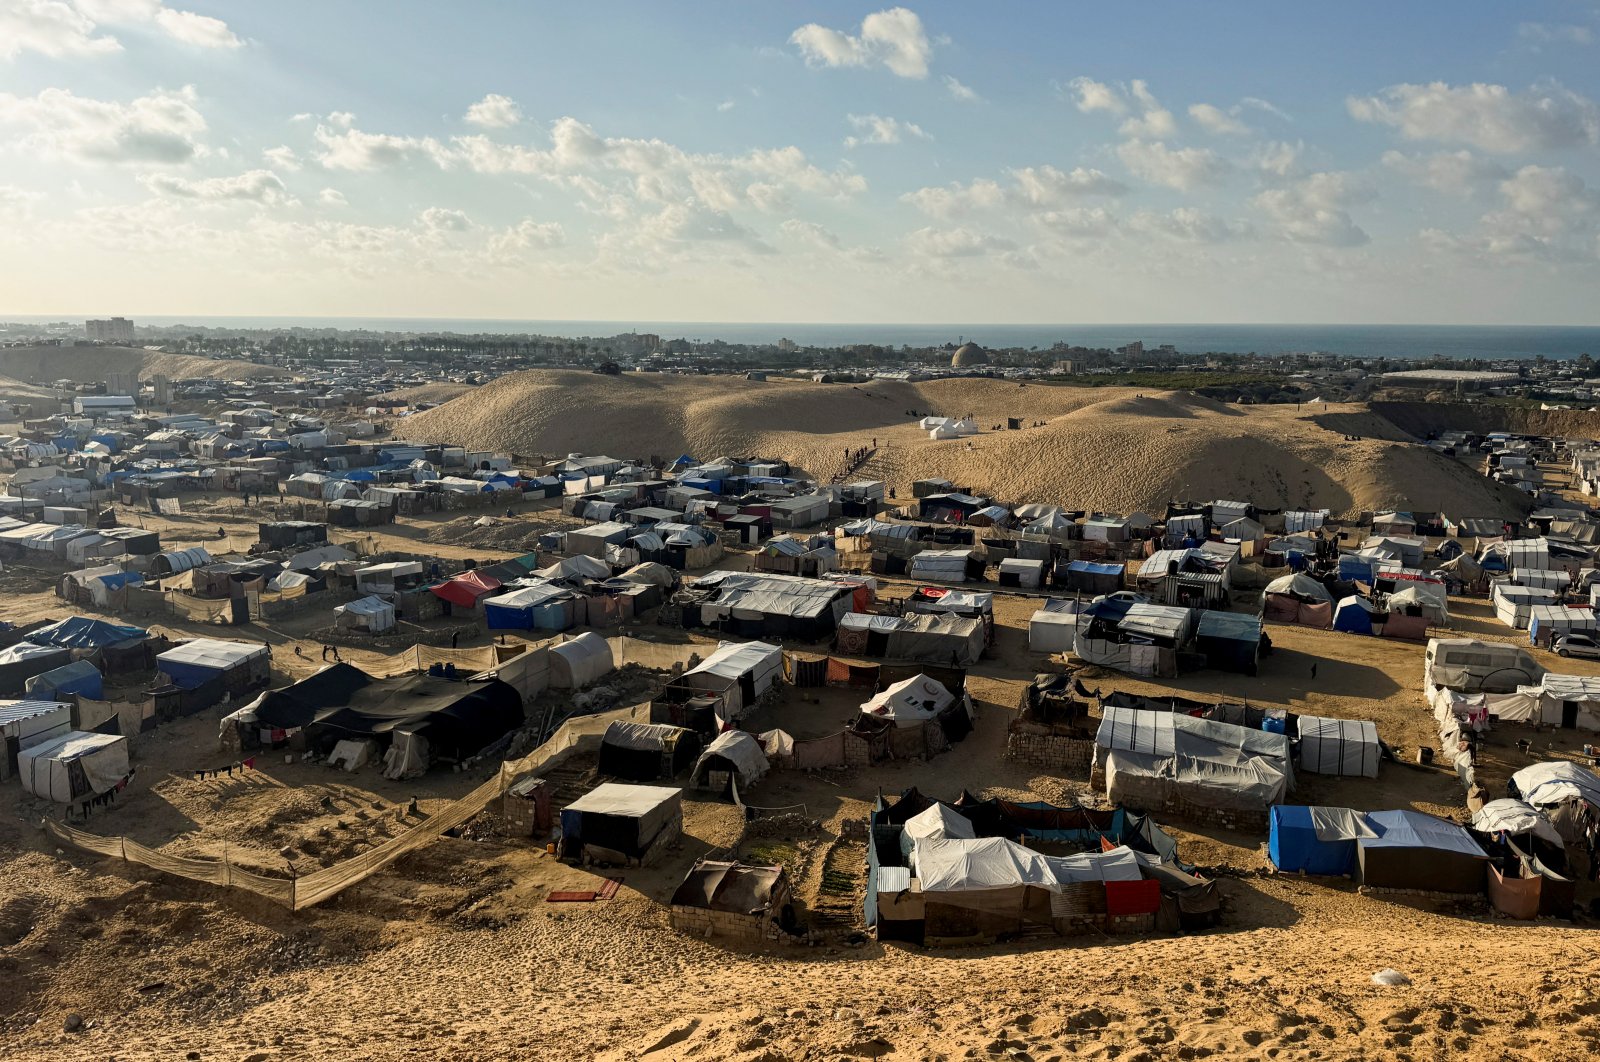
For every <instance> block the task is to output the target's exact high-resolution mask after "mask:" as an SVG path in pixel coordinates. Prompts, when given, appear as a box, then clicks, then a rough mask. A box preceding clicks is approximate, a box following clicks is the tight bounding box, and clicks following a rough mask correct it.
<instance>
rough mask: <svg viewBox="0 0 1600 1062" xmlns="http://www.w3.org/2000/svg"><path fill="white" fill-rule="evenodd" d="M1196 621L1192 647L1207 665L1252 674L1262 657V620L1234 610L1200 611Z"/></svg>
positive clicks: (1222, 669)
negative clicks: (1202, 656) (1193, 646)
mask: <svg viewBox="0 0 1600 1062" xmlns="http://www.w3.org/2000/svg"><path fill="white" fill-rule="evenodd" d="M1199 615H1200V618H1199V620H1198V621H1197V622H1196V624H1195V632H1194V635H1195V638H1194V641H1195V648H1196V649H1197V650H1199V651H1200V652H1202V653H1204V654H1206V664H1207V666H1209V667H1214V668H1217V669H1218V670H1221V671H1237V672H1240V673H1241V674H1245V675H1254V674H1255V673H1256V668H1257V666H1258V665H1259V661H1260V658H1261V643H1262V634H1261V620H1260V619H1259V618H1257V617H1255V616H1245V615H1241V614H1240V613H1237V612H1214V611H1210V610H1207V611H1204V612H1201V613H1200V614H1199Z"/></svg>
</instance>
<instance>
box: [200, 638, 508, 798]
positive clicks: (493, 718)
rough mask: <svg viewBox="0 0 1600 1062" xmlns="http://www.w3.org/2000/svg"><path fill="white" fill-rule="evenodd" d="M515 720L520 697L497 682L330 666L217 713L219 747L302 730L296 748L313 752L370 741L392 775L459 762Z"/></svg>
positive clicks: (256, 744) (273, 739)
mask: <svg viewBox="0 0 1600 1062" xmlns="http://www.w3.org/2000/svg"><path fill="white" fill-rule="evenodd" d="M522 722H523V715H522V696H521V694H519V693H518V692H517V691H516V689H515V688H514V687H512V686H511V685H509V684H508V683H505V682H501V681H499V680H489V681H483V682H462V681H459V680H455V679H450V678H443V677H437V676H432V675H403V676H399V677H396V678H388V679H377V678H373V677H372V676H370V675H368V674H367V673H366V672H364V671H362V670H361V669H360V668H356V667H353V666H351V665H350V664H332V665H330V666H328V667H325V668H323V669H322V670H321V671H318V672H317V673H316V674H314V675H311V676H310V677H308V678H304V679H301V680H300V681H299V682H296V683H294V684H292V685H289V686H285V687H283V688H282V689H276V690H268V691H266V692H265V693H263V694H261V695H260V696H259V697H257V698H255V700H253V701H251V702H250V703H249V704H247V705H245V707H243V708H241V709H240V710H239V711H237V712H234V713H232V714H231V715H228V716H225V717H224V718H223V720H222V727H221V736H222V738H223V742H224V744H225V745H226V744H233V745H235V746H237V747H238V748H240V749H251V748H267V747H272V746H274V745H281V744H283V743H285V742H288V741H290V740H291V739H292V738H294V736H295V735H296V734H297V733H298V732H300V731H304V735H303V737H302V738H301V739H300V740H301V743H303V744H304V745H305V746H306V747H308V748H310V749H312V750H313V751H316V752H321V753H326V752H328V751H329V750H331V749H332V748H333V747H334V746H335V745H336V744H337V743H338V742H339V741H373V742H376V743H378V744H379V745H380V746H385V745H386V746H387V751H386V752H385V754H384V758H385V761H386V763H387V765H388V766H387V768H386V771H385V773H386V774H387V775H388V776H389V777H391V778H400V777H411V776H414V775H417V774H421V773H422V772H423V771H425V770H426V769H427V767H428V765H429V764H430V763H432V762H435V761H437V760H452V761H457V762H459V761H460V760H464V759H466V758H468V757H469V756H472V755H473V754H474V753H477V752H478V751H480V750H481V749H483V748H484V747H486V746H488V745H490V744H493V743H494V741H495V740H496V739H498V738H500V737H501V736H502V735H504V734H506V733H508V732H510V731H511V730H514V729H516V728H517V727H519V726H521V725H522ZM230 739H231V740H230Z"/></svg>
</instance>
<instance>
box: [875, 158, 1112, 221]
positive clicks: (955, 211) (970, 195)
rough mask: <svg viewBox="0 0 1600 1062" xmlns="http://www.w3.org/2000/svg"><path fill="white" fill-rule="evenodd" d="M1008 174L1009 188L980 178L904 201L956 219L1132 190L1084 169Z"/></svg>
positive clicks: (1030, 168)
mask: <svg viewBox="0 0 1600 1062" xmlns="http://www.w3.org/2000/svg"><path fill="white" fill-rule="evenodd" d="M1006 173H1007V175H1008V176H1009V177H1010V178H1011V184H1010V185H1009V186H1002V185H1001V184H1000V182H998V181H995V180H992V179H990V178H987V177H980V178H978V179H976V180H974V181H970V182H968V183H967V184H961V183H959V182H957V183H954V184H949V185H944V186H935V187H928V188H918V189H917V190H916V191H913V192H907V193H905V194H904V195H902V196H901V197H900V199H901V201H902V202H905V203H910V204H911V205H912V206H914V207H916V208H917V209H918V210H920V211H922V212H923V213H924V214H928V215H930V216H932V217H936V218H952V217H958V216H960V215H963V214H968V213H971V212H972V211H975V210H993V209H997V208H1001V207H1006V206H1010V207H1016V208H1019V209H1022V210H1026V211H1037V210H1048V209H1054V208H1059V207H1061V206H1063V205H1064V204H1067V203H1070V202H1072V201H1074V200H1077V199H1080V198H1083V197H1086V196H1118V195H1121V194H1122V193H1124V192H1126V191H1127V190H1128V187H1127V185H1125V184H1123V183H1122V182H1120V181H1117V180H1113V179H1112V178H1111V177H1108V176H1107V175H1106V174H1104V173H1102V172H1101V171H1099V170H1092V169H1085V168H1084V167H1082V166H1079V167H1077V168H1076V169H1073V170H1070V171H1068V170H1059V169H1057V168H1056V167H1054V166H1049V165H1045V166H1025V167H1023V168H1021V169H1016V170H1008V171H1006Z"/></svg>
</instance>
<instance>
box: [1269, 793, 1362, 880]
mask: <svg viewBox="0 0 1600 1062" xmlns="http://www.w3.org/2000/svg"><path fill="white" fill-rule="evenodd" d="M1377 836H1378V831H1377V830H1376V829H1375V828H1374V827H1373V826H1372V824H1371V823H1370V822H1369V821H1368V820H1367V816H1366V815H1365V814H1363V813H1362V812H1359V811H1353V810H1351V809H1350V808H1325V807H1305V806H1303V805H1299V804H1279V805H1278V806H1276V807H1274V808H1273V809H1272V811H1271V814H1270V815H1269V816H1268V827H1267V858H1268V859H1269V860H1270V861H1271V862H1272V865H1273V866H1274V867H1277V868H1278V870H1280V871H1283V872H1284V873H1288V874H1317V875H1322V876H1327V877H1341V876H1350V875H1353V874H1354V873H1355V871H1356V843H1357V842H1358V841H1360V840H1361V839H1362V838H1375V837H1377Z"/></svg>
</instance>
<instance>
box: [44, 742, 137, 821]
mask: <svg viewBox="0 0 1600 1062" xmlns="http://www.w3.org/2000/svg"><path fill="white" fill-rule="evenodd" d="M17 775H18V777H20V778H21V779H22V788H23V790H24V791H26V792H29V793H32V794H33V795H34V796H37V797H42V798H44V799H45V800H53V801H55V802H56V803H58V804H71V803H73V802H75V801H79V800H87V799H88V798H89V797H95V796H99V795H100V794H101V793H106V792H109V791H111V790H112V789H115V788H116V787H117V786H118V785H120V784H121V783H122V780H123V779H124V778H126V777H127V776H128V739H127V738H125V737H123V736H121V735H118V734H90V733H85V732H83V731H80V730H74V731H70V732H68V733H66V734H62V735H61V736H60V737H54V738H51V739H49V740H48V741H44V742H41V743H40V744H38V745H34V746H33V747H31V748H27V749H22V750H21V751H19V752H18V753H17Z"/></svg>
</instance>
